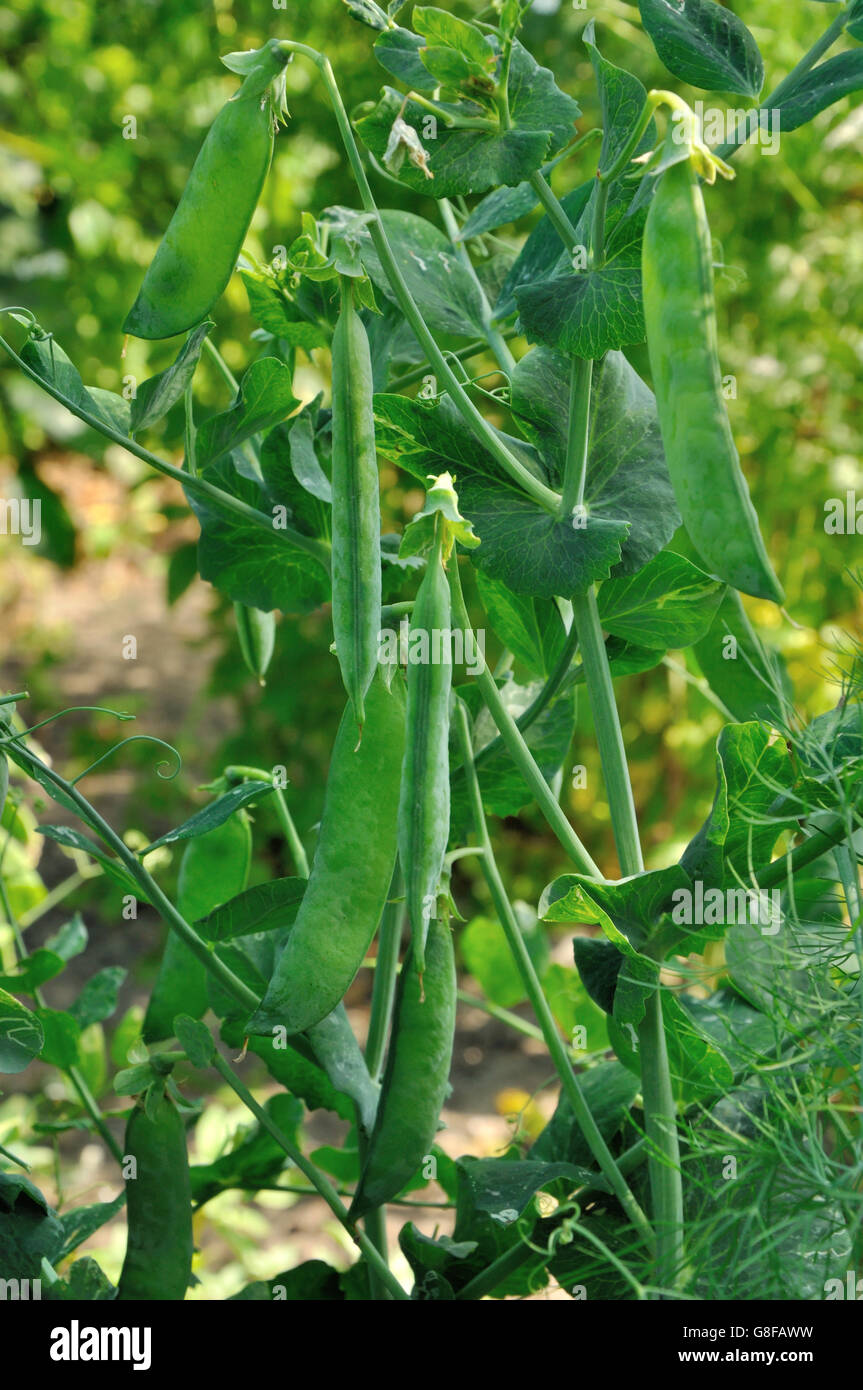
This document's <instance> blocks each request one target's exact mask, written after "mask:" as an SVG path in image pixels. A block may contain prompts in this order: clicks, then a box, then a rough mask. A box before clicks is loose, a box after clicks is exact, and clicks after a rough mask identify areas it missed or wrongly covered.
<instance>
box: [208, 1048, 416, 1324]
mask: <svg viewBox="0 0 863 1390" xmlns="http://www.w3.org/2000/svg"><path fill="white" fill-rule="evenodd" d="M213 1065H214V1067H215V1068H216V1071H217V1072H218V1073H219V1075H220V1076H221V1077H222V1079H223V1080H224V1081H226V1082H227V1084H228V1085H229V1086H230V1087H231V1090H232V1091H233V1092H234V1093H235V1095H237V1096H239V1098H240V1100H241V1101H242V1102H243V1104H244V1105H245V1106H246V1108H247V1109H248V1110H250V1111H251V1112H252V1114H253V1115H254V1116H255V1119H256V1120H257V1121H258V1124H259V1125H260V1126H261V1128H262V1129H264V1130H266V1132H267V1134H269V1135H270V1137H271V1138H272V1139H274V1140H275V1141H276V1143H277V1144H278V1146H279V1148H280V1149H283V1150H284V1152H285V1153H286V1154H287V1155H288V1158H289V1159H290V1160H291V1162H292V1163H293V1164H294V1165H295V1166H296V1167H297V1168H299V1170H300V1172H301V1173H302V1174H303V1176H304V1177H306V1178H308V1180H309V1182H310V1183H311V1184H312V1186H313V1187H314V1188H315V1190H316V1192H317V1193H318V1195H319V1196H320V1197H322V1198H323V1200H324V1201H325V1202H326V1204H327V1206H328V1207H329V1209H330V1211H331V1212H332V1213H333V1215H334V1216H335V1217H336V1219H337V1220H338V1221H339V1222H341V1224H342V1225H343V1226H344V1228H345V1230H346V1231H347V1232H348V1234H349V1235H350V1237H351V1239H352V1240H353V1241H354V1243H355V1244H356V1245H358V1246H359V1248H360V1250H361V1251H362V1253H363V1254H364V1255H365V1257H366V1260H367V1261H368V1264H369V1266H370V1268H371V1269H373V1270H374V1272H375V1275H376V1277H377V1278H378V1279H379V1280H380V1281H381V1283H382V1285H383V1286H384V1288H386V1290H387V1291H388V1293H389V1294H390V1295H391V1297H392V1298H394V1299H399V1300H401V1301H402V1302H408V1301H409V1295H408V1294H407V1293H405V1291H404V1289H403V1288H402V1286H401V1284H400V1283H399V1281H398V1280H397V1279H396V1277H395V1275H394V1274H393V1272H392V1270H391V1269H390V1268H389V1266H388V1265H387V1262H386V1260H385V1259H383V1257H382V1255H381V1254H380V1251H379V1250H378V1249H377V1247H376V1246H375V1245H374V1244H373V1243H372V1241H371V1240H369V1237H368V1236H367V1235H366V1234H365V1233H364V1232H363V1231H360V1230H358V1229H357V1228H356V1227H355V1226H353V1225H352V1224H351V1222H350V1220H349V1218H348V1209H347V1207H346V1206H345V1205H344V1203H343V1202H342V1200H341V1198H340V1197H339V1195H338V1193H337V1191H336V1189H335V1188H334V1187H333V1184H332V1183H331V1182H330V1180H329V1178H328V1177H327V1176H326V1174H325V1173H322V1172H321V1171H320V1169H319V1168H316V1167H315V1165H314V1164H313V1163H311V1162H310V1161H309V1159H307V1158H306V1157H305V1156H304V1155H303V1154H302V1153H301V1152H300V1150H299V1149H298V1148H297V1147H296V1145H295V1144H293V1143H292V1142H291V1140H290V1139H289V1138H288V1137H287V1135H286V1134H283V1133H282V1131H281V1129H279V1126H278V1125H277V1124H275V1123H274V1122H273V1120H272V1119H271V1118H270V1116H269V1115H268V1114H267V1112H266V1110H265V1109H264V1108H263V1106H262V1105H259V1104H258V1102H257V1101H256V1100H255V1097H254V1096H253V1095H252V1093H251V1091H250V1090H249V1089H248V1087H246V1086H244V1085H243V1083H242V1081H240V1080H239V1078H238V1077H236V1076H235V1075H234V1073H233V1072H232V1071H231V1068H230V1067H229V1065H228V1063H227V1062H226V1061H225V1059H224V1057H222V1056H220V1055H219V1053H218V1052H214V1055H213Z"/></svg>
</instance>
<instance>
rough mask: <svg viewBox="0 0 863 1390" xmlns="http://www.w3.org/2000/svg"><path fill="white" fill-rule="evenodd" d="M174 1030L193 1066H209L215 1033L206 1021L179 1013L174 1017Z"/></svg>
mask: <svg viewBox="0 0 863 1390" xmlns="http://www.w3.org/2000/svg"><path fill="white" fill-rule="evenodd" d="M174 1032H175V1033H176V1036H177V1042H178V1043H179V1044H180V1046H181V1048H182V1049H183V1051H184V1052H185V1054H186V1056H187V1057H188V1059H189V1061H190V1062H191V1063H192V1066H193V1067H201V1068H203V1067H208V1066H209V1065H210V1063H211V1062H212V1060H213V1051H214V1043H213V1035H212V1033H211V1032H210V1030H209V1028H208V1027H207V1025H206V1024H205V1023H200V1022H199V1021H198V1019H195V1018H190V1017H189V1015H188V1014H177V1016H176V1018H175V1019H174Z"/></svg>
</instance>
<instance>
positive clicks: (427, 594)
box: [399, 537, 452, 975]
mask: <svg viewBox="0 0 863 1390" xmlns="http://www.w3.org/2000/svg"><path fill="white" fill-rule="evenodd" d="M440 547H441V541H440V537H438V541H437V544H436V546H435V549H434V551H433V552H432V555H431V557H430V559H429V562H428V568H427V570H426V573H425V576H424V577H423V581H422V584H421V585H420V587H419V592H418V594H417V598H416V603H415V605H414V610H413V614H412V616H411V626H410V636H409V639H408V679H407V686H408V692H407V740H406V743H405V759H404V767H403V769H402V784H401V795H400V798H399V857H400V859H401V863H402V868H403V869H404V875H405V889H406V901H407V909H408V918H409V921H410V927H411V942H412V945H413V963H414V968H415V969H416V970H417V972H418V973H419V974H420V975H421V974H422V972H423V965H424V956H425V936H426V932H427V931H428V924H429V922H430V920H431V919H432V917H434V916H435V913H436V910H437V909H436V904H437V893H438V884H439V882H440V876H441V873H442V872H443V862H444V855H445V854H446V847H447V841H448V839H449V816H450V782H449V718H450V711H449V702H450V691H451V689H452V652H451V650H450V593H449V585H448V583H447V578H446V574H445V572H444V568H443V564H442V561H441V548H440Z"/></svg>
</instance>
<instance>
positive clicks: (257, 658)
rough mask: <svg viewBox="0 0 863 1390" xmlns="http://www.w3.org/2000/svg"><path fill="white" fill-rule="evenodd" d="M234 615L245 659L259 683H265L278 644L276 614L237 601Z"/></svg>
mask: <svg viewBox="0 0 863 1390" xmlns="http://www.w3.org/2000/svg"><path fill="white" fill-rule="evenodd" d="M234 616H235V618H236V621H237V637H238V639H239V643H240V651H241V652H242V654H243V660H244V661H245V663H246V666H247V667H248V669H249V671H250V672H251V674H252V675H253V676H254V677H255V680H256V681H257V682H258V684H259V685H265V684H266V682H265V680H264V677H265V675H266V674H267V667H268V666H269V664H270V662H271V661H272V658H273V651H274V650H275V646H276V615H275V613H264V612H263V611H262V610H261V609H260V608H249V607H247V606H246V604H245V603H235V604H234Z"/></svg>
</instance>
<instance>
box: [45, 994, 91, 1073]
mask: <svg viewBox="0 0 863 1390" xmlns="http://www.w3.org/2000/svg"><path fill="white" fill-rule="evenodd" d="M34 1013H35V1016H36V1018H37V1019H38V1021H39V1026H40V1027H41V1029H42V1032H43V1034H44V1042H43V1044H42V1050H41V1052H40V1053H39V1058H40V1060H41V1061H43V1062H48V1063H49V1064H50V1065H51V1066H52V1067H60V1068H61V1069H62V1070H63V1071H68V1069H69V1068H70V1067H74V1066H75V1065H76V1063H77V1062H78V1060H79V1057H78V1040H79V1038H80V1036H81V1028H80V1026H79V1024H78V1022H77V1020H76V1019H74V1018H73V1017H72V1015H71V1014H70V1013H64V1012H63V1011H62V1010H61V1009H46V1008H41V1007H40V1008H38V1009H35V1010H34Z"/></svg>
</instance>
